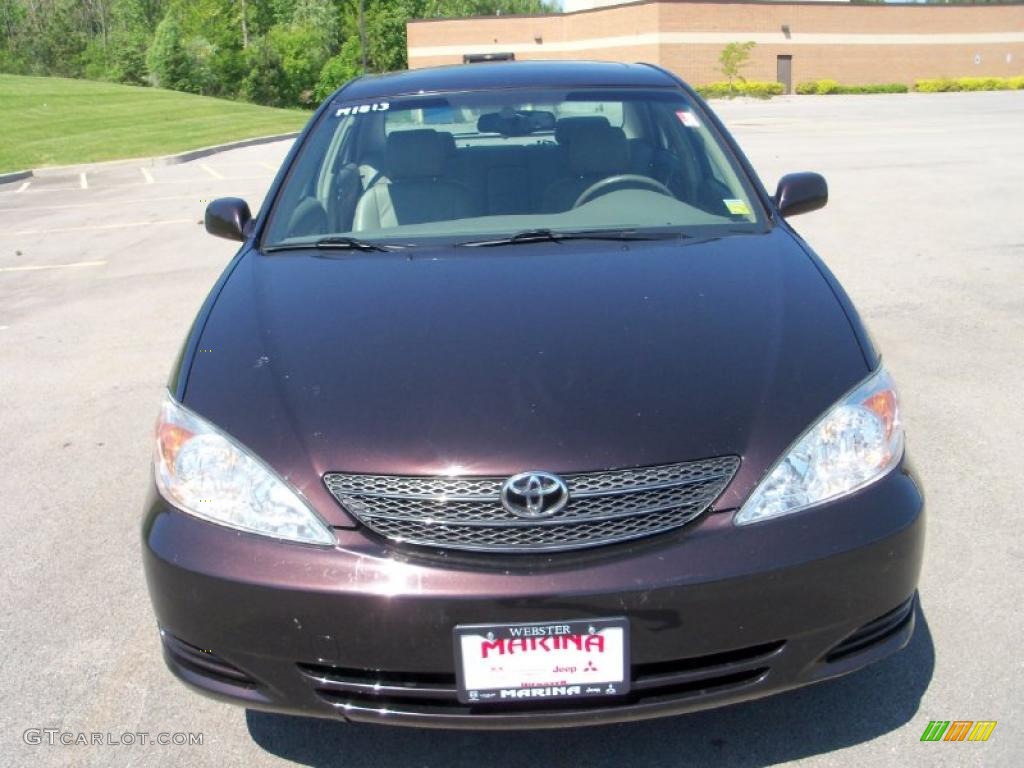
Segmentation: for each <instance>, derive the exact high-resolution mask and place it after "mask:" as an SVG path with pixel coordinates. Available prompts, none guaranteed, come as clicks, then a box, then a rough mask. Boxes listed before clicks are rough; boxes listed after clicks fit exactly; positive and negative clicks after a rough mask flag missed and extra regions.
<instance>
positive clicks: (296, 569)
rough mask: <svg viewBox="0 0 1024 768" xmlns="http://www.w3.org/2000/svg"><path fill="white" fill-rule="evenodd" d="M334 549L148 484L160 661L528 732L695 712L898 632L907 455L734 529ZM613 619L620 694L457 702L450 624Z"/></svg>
mask: <svg viewBox="0 0 1024 768" xmlns="http://www.w3.org/2000/svg"><path fill="white" fill-rule="evenodd" d="M338 534H339V545H338V546H337V547H334V548H319V547H308V546H303V545H296V544H289V543H282V542H277V541H274V540H271V539H267V538H264V537H260V536H254V535H250V534H245V533H241V532H236V531H233V530H230V529H227V528H223V527H220V526H216V525H212V524H209V523H206V522H203V521H201V520H197V519H195V518H193V517H190V516H189V515H186V514H184V513H182V512H180V511H178V510H176V509H174V508H173V507H170V506H168V505H167V504H166V502H164V501H163V500H162V499H160V498H159V497H158V496H157V495H156V494H155V493H154V494H153V496H152V499H151V503H150V505H149V511H148V514H147V518H146V522H145V525H144V529H143V537H144V561H145V566H146V575H147V579H148V582H149V591H150V596H151V598H152V601H153V605H154V609H155V611H156V615H157V620H158V623H159V625H160V627H161V634H162V637H163V645H164V657H165V660H166V661H167V664H168V666H169V668H170V669H171V671H172V672H174V673H175V674H176V675H177V676H178V677H179V678H181V679H182V680H183V681H184V682H186V683H187V684H189V685H190V686H192V687H193V688H195V689H197V690H199V691H201V692H203V693H205V694H208V695H212V696H214V697H218V698H223V699H227V700H231V701H234V702H236V703H241V704H244V705H245V706H248V707H251V708H255V709H266V710H271V711H277V712H289V713H294V714H303V715H312V716H321V717H341V718H345V719H348V720H354V721H355V720H358V721H373V722H383V723H392V724H396V725H413V726H424V727H446V728H450V727H463V728H538V727H559V726H571V725H593V724H600V723H609V722H618V721H623V720H634V719H641V718H649V717H658V716H664V715H671V714H680V713H684V712H689V711H694V710H698V709H705V708H709V707H713V706H720V705H723V704H729V703H733V702H738V701H744V700H748V699H753V698H757V697H760V696H764V695H767V694H770V693H775V692H779V691H783V690H786V689H789V688H794V687H797V686H801V685H805V684H808V683H812V682H816V681H819V680H823V679H827V678H830V677H835V676H837V675H841V674H845V673H847V672H850V671H853V670H855V669H858V668H860V667H862V666H864V665H866V664H869V663H871V662H873V661H876V660H878V659H880V658H883V657H885V656H887V655H889V654H891V653H893V652H895V651H897V650H899V649H900V648H902V647H903V646H904V645H906V643H907V642H908V641H909V639H910V636H911V634H912V633H913V628H914V609H915V604H916V599H915V595H916V585H917V579H918V575H919V572H920V567H921V556H922V550H923V543H924V515H923V499H922V496H921V493H920V491H919V489H918V486H917V484H916V482H915V481H914V479H913V477H912V476H911V474H910V473H909V470H908V469H907V468H906V467H905V466H902V465H901V466H900V467H899V468H898V469H897V470H896V471H894V472H892V473H891V474H890V475H888V476H887V477H886V478H884V479H883V480H881V481H879V482H878V483H876V484H874V485H872V486H870V487H868V488H866V489H864V490H862V491H860V492H858V493H857V494H855V495H853V496H850V497H848V498H846V499H843V500H841V501H839V502H836V503H832V504H829V505H825V506H823V507H820V508H818V509H814V510H809V511H807V512H803V513H798V514H794V515H791V516H789V517H786V518H781V519H779V520H775V521H770V522H765V523H761V524H756V525H752V526H745V527H742V528H737V527H735V526H733V524H732V513H717V514H708V515H706V516H705V517H703V518H701V519H699V520H698V521H696V522H694V523H691V524H690V525H689V526H687V527H685V528H683V529H681V530H680V531H677V532H674V533H670V534H664V535H661V536H657V537H654V538H652V539H650V540H646V541H639V542H633V543H628V544H621V545H617V546H612V547H604V548H600V549H595V550H591V551H585V552H582V553H581V552H576V553H564V554H560V555H555V556H546V557H524V556H503V557H494V556H489V557H459V558H456V557H454V556H446V555H443V554H438V553H434V554H426V553H414V552H411V551H398V550H394V549H389V548H387V547H385V546H383V545H382V544H380V543H379V542H376V541H373V540H371V539H369V538H367V537H366V536H365V535H364V534H363V533H362V532H360V531H340V530H339V531H338ZM595 616H627V617H628V618H629V620H630V633H631V637H630V646H631V665H632V666H631V673H632V690H631V692H630V693H629V694H628V695H626V696H623V697H619V698H616V699H614V701H613V700H612V699H611V698H609V699H598V700H592V701H586V700H584V701H574V702H572V703H566V702H557V701H551V702H543V701H533V702H530V703H528V704H516V705H513V704H508V705H482V706H468V705H463V704H460V703H459V702H458V700H457V699H456V694H455V674H454V651H453V647H452V627H453V626H454V625H456V624H476V623H502V622H507V623H514V622H542V621H552V622H555V621H560V620H566V619H575V618H588V617H595Z"/></svg>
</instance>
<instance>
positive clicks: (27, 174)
mask: <svg viewBox="0 0 1024 768" xmlns="http://www.w3.org/2000/svg"><path fill="white" fill-rule="evenodd" d="M298 135H299V131H293V132H291V133H279V134H275V135H273V136H256V137H254V138H251V139H239V140H238V141H229V142H227V143H226V144H214V145H212V146H209V147H200V148H199V149H189V150H186V151H185V152H179V153H177V154H174V155H161V156H159V157H136V158H128V159H125V160H109V161H105V162H99V163H81V164H79V165H52V166H46V167H44V168H33V169H32V170H28V171H12V172H10V173H0V184H8V183H10V182H14V181H21V180H22V179H27V178H31V177H35V178H46V177H48V176H62V175H65V174H71V173H83V172H87V171H92V170H96V169H99V168H116V167H118V166H123V165H133V166H164V165H180V164H181V163H188V162H190V161H192V160H198V159H199V158H202V157H208V156H209V155H215V154H217V153H218V152H228V151H230V150H232V149H242V148H243V147H254V146H257V145H259V144H272V143H273V142H275V141H285V140H286V139H294V138H295V137H296V136H298Z"/></svg>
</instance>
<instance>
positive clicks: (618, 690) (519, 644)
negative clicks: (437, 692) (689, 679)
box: [455, 618, 629, 704]
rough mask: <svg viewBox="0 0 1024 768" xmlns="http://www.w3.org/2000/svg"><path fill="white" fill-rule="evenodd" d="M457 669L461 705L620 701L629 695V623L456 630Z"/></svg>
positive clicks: (613, 621)
mask: <svg viewBox="0 0 1024 768" xmlns="http://www.w3.org/2000/svg"><path fill="white" fill-rule="evenodd" d="M455 670H456V678H457V681H458V689H459V701H460V702H462V703H463V704H509V703H514V702H530V701H543V700H547V699H577V698H584V697H590V696H593V697H605V698H607V697H609V696H621V695H622V694H624V693H628V692H629V621H628V620H627V619H625V618H611V619H582V620H574V621H554V622H539V623H535V624H473V625H462V626H457V627H455Z"/></svg>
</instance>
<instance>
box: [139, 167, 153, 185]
mask: <svg viewBox="0 0 1024 768" xmlns="http://www.w3.org/2000/svg"><path fill="white" fill-rule="evenodd" d="M139 170H140V171H142V178H144V179H145V180H146V183H147V184H152V183H153V181H154V179H153V174H152V173H150V172H149V168H139Z"/></svg>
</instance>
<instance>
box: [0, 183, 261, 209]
mask: <svg viewBox="0 0 1024 768" xmlns="http://www.w3.org/2000/svg"><path fill="white" fill-rule="evenodd" d="M160 183H161V182H157V184H160ZM126 186H132V187H141V186H144V185H143V184H137V183H134V182H133V183H132V184H130V185H126ZM115 189H120V187H115ZM171 200H191V201H193V202H196V203H202V202H203V201H202V200H201V199H200V198H198V197H196V196H195V195H162V196H158V197H132V198H130V199H128V200H118V201H117V205H118V206H125V205H149V204H150V203H166V202H169V201H171ZM110 206H111V202H110V201H109V200H101V201H99V202H92V203H64V204H63V205H0V213H3V212H4V211H18V212H20V213H30V212H32V211H64V210H68V209H74V208H109V207H110ZM254 207H255V206H254Z"/></svg>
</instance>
